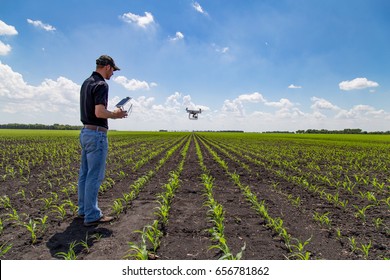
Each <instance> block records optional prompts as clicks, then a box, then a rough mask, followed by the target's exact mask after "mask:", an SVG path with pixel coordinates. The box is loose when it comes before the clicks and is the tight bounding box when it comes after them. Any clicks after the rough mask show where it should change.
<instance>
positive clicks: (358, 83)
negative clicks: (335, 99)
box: [339, 78, 379, 91]
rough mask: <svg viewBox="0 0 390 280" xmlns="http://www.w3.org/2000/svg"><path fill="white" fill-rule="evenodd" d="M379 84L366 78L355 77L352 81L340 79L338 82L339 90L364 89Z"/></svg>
mask: <svg viewBox="0 0 390 280" xmlns="http://www.w3.org/2000/svg"><path fill="white" fill-rule="evenodd" d="M378 86H379V84H378V83H377V82H373V81H369V80H367V78H356V79H353V80H352V81H342V82H341V83H339V87H340V89H341V90H347V91H348V90H354V89H364V88H371V87H378Z"/></svg>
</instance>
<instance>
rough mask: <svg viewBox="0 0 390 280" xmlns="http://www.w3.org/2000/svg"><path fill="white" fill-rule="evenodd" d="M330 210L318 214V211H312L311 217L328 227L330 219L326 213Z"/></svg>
mask: <svg viewBox="0 0 390 280" xmlns="http://www.w3.org/2000/svg"><path fill="white" fill-rule="evenodd" d="M329 214H330V212H326V213H324V214H322V215H321V214H320V213H318V212H314V215H313V218H314V220H315V221H316V222H319V223H320V224H321V225H326V226H327V227H329V228H330V226H331V222H332V220H331V219H329V217H328V215H329Z"/></svg>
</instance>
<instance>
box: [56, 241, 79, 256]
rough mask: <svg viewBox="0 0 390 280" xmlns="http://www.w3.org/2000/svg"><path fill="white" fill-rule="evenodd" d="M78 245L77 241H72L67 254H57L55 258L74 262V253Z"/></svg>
mask: <svg viewBox="0 0 390 280" xmlns="http://www.w3.org/2000/svg"><path fill="white" fill-rule="evenodd" d="M77 245H78V243H77V241H73V242H72V243H70V244H69V249H68V252H58V253H56V256H58V257H61V258H63V259H64V260H76V259H77V255H76V252H75V251H74V249H75V247H76V246H77Z"/></svg>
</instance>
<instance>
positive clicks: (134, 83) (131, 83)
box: [113, 76, 157, 91]
mask: <svg viewBox="0 0 390 280" xmlns="http://www.w3.org/2000/svg"><path fill="white" fill-rule="evenodd" d="M113 81H114V82H116V83H118V84H120V85H122V86H123V87H124V88H126V89H127V90H130V91H134V90H141V89H144V90H149V89H150V88H151V87H155V86H157V84H156V83H150V84H149V83H147V82H145V81H139V80H136V79H131V80H129V79H127V78H126V77H124V76H118V77H115V78H114V79H113Z"/></svg>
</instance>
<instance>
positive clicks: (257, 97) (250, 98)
mask: <svg viewBox="0 0 390 280" xmlns="http://www.w3.org/2000/svg"><path fill="white" fill-rule="evenodd" d="M237 100H239V101H240V102H241V101H247V102H252V103H258V102H266V100H265V99H264V97H263V95H262V94H261V93H258V92H254V93H252V94H242V95H240V96H238V98H237Z"/></svg>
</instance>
